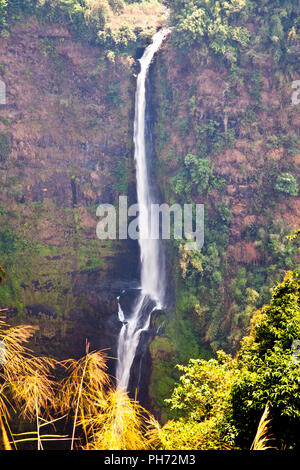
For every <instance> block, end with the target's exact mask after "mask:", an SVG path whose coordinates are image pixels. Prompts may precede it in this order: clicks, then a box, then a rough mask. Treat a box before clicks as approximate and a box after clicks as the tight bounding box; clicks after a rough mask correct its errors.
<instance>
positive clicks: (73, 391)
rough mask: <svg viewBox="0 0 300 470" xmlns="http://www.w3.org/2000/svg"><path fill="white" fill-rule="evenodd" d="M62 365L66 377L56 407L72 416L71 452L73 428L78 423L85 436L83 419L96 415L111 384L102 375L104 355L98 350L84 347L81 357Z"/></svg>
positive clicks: (105, 376)
mask: <svg viewBox="0 0 300 470" xmlns="http://www.w3.org/2000/svg"><path fill="white" fill-rule="evenodd" d="M62 364H63V365H64V367H66V369H67V373H68V376H67V378H66V379H64V380H63V382H62V387H61V391H60V393H59V395H58V400H57V405H58V408H59V409H60V410H61V411H62V412H63V413H68V414H70V413H71V412H73V414H74V415H73V432H72V440H71V450H73V448H74V442H75V432H76V427H77V426H79V424H80V423H81V425H82V427H83V430H84V432H85V434H86V428H85V416H86V414H89V415H94V414H97V413H98V412H99V407H100V408H102V407H103V406H105V399H106V398H105V390H106V388H107V387H109V386H111V384H110V377H109V375H108V374H107V372H106V370H107V365H106V356H105V355H104V353H103V352H100V351H96V352H89V345H88V344H87V346H86V355H85V356H84V357H83V358H81V359H79V360H78V361H76V360H74V359H69V360H67V361H64V362H63V363H62ZM79 416H80V419H81V421H80V423H79V421H78V418H79ZM86 439H87V436H86Z"/></svg>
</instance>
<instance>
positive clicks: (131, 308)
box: [116, 28, 170, 396]
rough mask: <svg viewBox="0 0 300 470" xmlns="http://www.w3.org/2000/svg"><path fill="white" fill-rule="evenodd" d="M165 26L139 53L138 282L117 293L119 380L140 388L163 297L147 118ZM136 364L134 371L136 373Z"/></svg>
mask: <svg viewBox="0 0 300 470" xmlns="http://www.w3.org/2000/svg"><path fill="white" fill-rule="evenodd" d="M169 32H170V30H169V29H167V28H164V29H161V30H160V31H159V32H157V33H156V34H155V35H154V36H153V40H152V43H151V44H150V45H149V46H148V47H147V48H146V49H145V51H144V54H143V56H142V57H141V58H140V59H139V62H140V72H139V74H138V77H137V87H136V95H135V118H134V149H135V153H134V159H135V165H136V192H137V202H138V204H139V208H140V210H139V233H140V237H139V249H140V278H141V279H140V287H139V288H135V289H129V290H126V291H123V292H122V293H121V295H120V296H119V297H118V304H119V311H118V315H119V320H120V322H122V327H121V331H120V335H119V340H118V353H117V359H118V361H117V368H116V381H117V386H118V387H119V388H121V389H123V390H126V391H128V392H132V393H133V394H137V396H138V394H139V389H140V387H141V385H142V384H143V382H144V380H145V378H147V377H146V374H147V371H145V370H144V369H145V368H144V367H143V358H144V355H145V350H146V348H145V345H146V344H147V339H148V331H149V327H150V323H151V316H152V313H153V312H154V311H155V310H160V309H162V308H163V306H164V301H165V283H166V281H165V265H164V262H165V261H164V253H163V249H162V243H161V241H160V240H159V239H158V240H153V239H151V238H149V237H148V236H147V234H148V233H149V229H150V215H151V210H150V208H151V204H154V203H157V202H159V201H157V191H156V190H155V184H154V182H153V180H152V177H151V165H150V161H149V160H150V156H151V154H152V136H151V130H150V122H149V120H148V119H147V78H148V74H149V68H150V65H151V62H152V60H153V57H154V55H155V53H156V52H157V51H158V50H159V48H160V46H161V45H162V43H163V41H164V39H165V38H166V37H167V35H168V34H169ZM133 364H135V367H134V370H135V374H132V369H133V367H132V366H133Z"/></svg>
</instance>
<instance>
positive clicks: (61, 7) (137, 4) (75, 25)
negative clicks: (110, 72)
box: [0, 0, 162, 51]
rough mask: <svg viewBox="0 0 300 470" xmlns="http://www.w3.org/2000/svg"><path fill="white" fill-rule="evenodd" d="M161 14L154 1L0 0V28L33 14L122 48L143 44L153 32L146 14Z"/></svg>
mask: <svg viewBox="0 0 300 470" xmlns="http://www.w3.org/2000/svg"><path fill="white" fill-rule="evenodd" d="M161 13H162V6H161V4H160V3H159V2H158V0H134V1H132V0H29V1H26V0H1V3H0V30H1V29H2V31H4V32H5V31H6V32H7V28H9V25H10V24H12V22H14V21H15V20H18V19H19V18H20V16H21V15H23V14H34V15H36V16H37V17H38V18H39V19H40V21H42V22H52V23H62V24H64V25H67V26H68V27H69V28H70V30H71V31H72V32H73V33H74V34H75V35H76V36H77V37H78V38H80V39H81V40H87V41H88V42H89V43H91V44H93V45H102V46H105V47H106V48H108V49H115V50H118V51H123V50H124V49H126V48H128V47H130V46H133V45H134V46H135V47H136V45H137V43H138V42H139V41H141V44H143V43H145V40H147V39H148V38H149V37H150V36H151V35H152V34H153V32H154V30H153V24H151V21H149V22H148V21H147V16H148V15H149V14H151V15H153V16H157V17H158V18H159V16H160V15H161ZM148 23H150V24H148Z"/></svg>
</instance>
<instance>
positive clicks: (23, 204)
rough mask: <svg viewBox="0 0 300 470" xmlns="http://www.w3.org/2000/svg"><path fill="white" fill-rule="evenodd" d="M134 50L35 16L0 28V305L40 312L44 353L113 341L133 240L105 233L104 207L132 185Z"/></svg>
mask: <svg viewBox="0 0 300 470" xmlns="http://www.w3.org/2000/svg"><path fill="white" fill-rule="evenodd" d="M133 62H134V61H133V59H128V58H126V57H120V58H117V59H116V60H115V62H110V61H109V60H107V59H106V58H105V56H104V52H103V51H101V50H100V49H99V48H98V49H92V48H90V47H88V46H85V45H84V44H83V43H78V42H75V41H74V40H73V39H72V38H71V36H70V34H69V32H68V31H67V29H65V28H64V27H62V26H57V27H56V26H46V25H41V24H40V23H38V22H37V21H36V20H35V19H29V20H28V21H26V22H21V23H18V24H16V25H15V26H14V27H13V29H12V31H11V34H10V36H9V37H8V38H7V37H5V38H4V37H2V38H1V39H0V78H1V79H2V80H3V81H4V83H5V84H6V93H7V94H6V104H5V105H0V180H1V195H0V206H1V236H2V238H1V240H2V244H1V263H2V264H3V265H4V267H5V269H6V271H7V276H8V280H7V283H6V284H5V286H3V289H1V293H0V296H1V297H0V299H1V306H7V307H9V320H10V321H11V322H14V321H17V322H21V321H24V320H26V322H32V323H39V325H40V331H39V333H38V338H39V339H38V340H37V341H38V345H37V346H36V347H37V348H39V349H40V350H42V352H47V351H48V352H50V353H52V354H55V355H57V356H60V357H66V356H68V355H73V356H74V355H76V356H78V355H81V354H82V353H83V352H84V349H85V340H86V339H88V340H89V341H91V348H93V349H94V348H97V349H99V348H109V349H111V351H110V352H109V355H112V356H114V355H115V350H114V347H115V344H116V341H115V340H116V334H117V333H118V331H119V325H118V320H117V305H116V295H117V293H118V292H119V290H120V289H122V285H123V283H124V282H126V281H129V280H130V279H134V278H135V277H136V275H137V274H136V270H137V251H136V246H135V245H134V244H133V245H131V244H130V243H129V242H128V243H127V242H113V243H112V241H105V240H104V241H103V240H99V239H97V237H96V225H97V222H98V219H97V217H96V208H97V205H98V204H100V203H111V204H114V203H115V202H117V198H118V194H119V193H120V192H122V191H123V192H124V191H125V192H127V188H128V189H129V194H134V177H133V171H132V167H133V162H132V122H133V106H134V91H135V82H134V77H133V70H132V64H133Z"/></svg>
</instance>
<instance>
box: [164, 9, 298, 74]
mask: <svg viewBox="0 0 300 470" xmlns="http://www.w3.org/2000/svg"><path fill="white" fill-rule="evenodd" d="M166 3H167V4H168V6H169V7H170V8H171V10H172V14H173V16H172V21H173V24H174V26H175V34H174V41H175V43H176V44H177V45H178V46H179V47H180V48H187V47H191V46H192V45H195V44H198V45H204V44H205V45H206V47H208V48H209V49H211V50H212V51H214V52H215V53H217V54H220V55H222V56H223V57H224V58H225V59H226V60H227V61H228V62H229V63H231V64H232V65H233V64H234V63H235V62H237V61H239V59H240V55H241V53H245V52H247V54H249V55H252V56H259V55H260V54H261V53H263V52H264V51H265V49H266V48H269V47H271V48H272V51H273V54H274V57H275V59H276V60H277V61H278V62H279V61H280V60H283V61H284V62H285V63H286V62H288V61H295V60H296V57H297V50H298V49H297V47H295V46H294V44H293V41H295V40H296V38H297V37H298V36H297V35H298V34H299V28H300V23H299V13H300V6H299V2H298V1H297V0H292V1H289V0H284V1H279V0H278V1H267V2H265V1H256V2H253V1H250V0H230V1H226V2H221V1H210V0H194V1H189V0H175V1H173V0H172V1H167V2H166ZM253 24H254V25H255V28H253ZM298 52H299V50H298Z"/></svg>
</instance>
